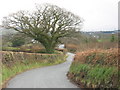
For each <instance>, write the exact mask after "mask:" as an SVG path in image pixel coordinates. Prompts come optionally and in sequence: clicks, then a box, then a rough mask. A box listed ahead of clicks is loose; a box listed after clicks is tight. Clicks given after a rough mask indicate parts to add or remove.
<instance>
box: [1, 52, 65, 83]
mask: <svg viewBox="0 0 120 90" xmlns="http://www.w3.org/2000/svg"><path fill="white" fill-rule="evenodd" d="M1 53H2V55H3V59H2V63H3V65H2V84H4V83H5V82H6V81H7V80H8V79H9V78H11V77H12V76H15V75H16V74H18V73H20V72H24V71H26V70H29V69H33V68H38V67H43V66H50V65H55V64H59V63H62V62H65V60H66V56H65V55H63V54H36V53H23V52H1Z"/></svg>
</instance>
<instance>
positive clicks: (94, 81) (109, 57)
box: [68, 49, 119, 88]
mask: <svg viewBox="0 0 120 90" xmlns="http://www.w3.org/2000/svg"><path fill="white" fill-rule="evenodd" d="M117 65H118V49H108V50H100V49H99V50H88V51H85V52H79V53H77V54H76V56H75V60H74V62H73V63H72V65H71V67H70V70H69V73H68V77H69V79H71V80H72V81H73V82H75V83H76V84H77V85H78V86H79V87H81V88H118V87H119V84H118V67H117Z"/></svg>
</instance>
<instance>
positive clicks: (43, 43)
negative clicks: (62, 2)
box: [0, 4, 120, 88]
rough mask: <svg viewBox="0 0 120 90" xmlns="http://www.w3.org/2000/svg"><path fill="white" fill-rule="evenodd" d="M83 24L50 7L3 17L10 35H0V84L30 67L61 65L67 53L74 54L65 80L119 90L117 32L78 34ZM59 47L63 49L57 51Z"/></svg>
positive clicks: (81, 84) (62, 10) (80, 85)
mask: <svg viewBox="0 0 120 90" xmlns="http://www.w3.org/2000/svg"><path fill="white" fill-rule="evenodd" d="M83 21H84V20H83V19H82V18H80V17H79V16H77V15H74V14H73V13H71V12H69V11H67V10H65V9H62V8H60V7H58V6H56V5H51V4H44V5H41V6H37V7H36V10H35V11H34V12H29V11H19V12H16V13H13V14H10V15H9V16H7V17H5V18H4V19H3V22H2V26H3V27H4V28H5V29H7V30H8V31H9V32H6V34H4V35H2V51H1V52H0V54H2V81H1V82H2V83H3V84H4V83H5V82H6V81H7V80H8V79H9V78H11V77H13V76H14V75H16V74H18V73H20V72H23V71H26V70H29V69H32V68H37V67H43V66H49V65H55V64H59V63H62V62H64V61H65V59H66V56H65V54H66V52H67V51H68V52H72V53H75V54H76V55H75V58H74V61H73V63H72V65H71V67H70V70H69V72H68V77H69V79H70V80H71V81H73V82H75V83H76V84H77V85H78V86H79V87H81V88H118V87H119V85H118V82H117V81H118V57H119V55H118V35H117V34H118V33H116V32H115V33H107V34H106V33H102V32H90V33H88V32H80V30H81V27H82V25H83ZM12 30H15V31H16V32H14V33H10V31H12ZM60 44H65V48H66V49H59V48H58V45H60ZM61 51H62V52H61ZM119 69H120V68H119ZM119 75H120V73H119Z"/></svg>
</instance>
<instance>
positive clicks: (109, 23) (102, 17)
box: [0, 0, 120, 31]
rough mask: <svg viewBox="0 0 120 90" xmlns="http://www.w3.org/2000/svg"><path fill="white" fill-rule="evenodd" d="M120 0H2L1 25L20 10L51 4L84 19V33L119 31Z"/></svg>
mask: <svg viewBox="0 0 120 90" xmlns="http://www.w3.org/2000/svg"><path fill="white" fill-rule="evenodd" d="M119 1H120V0H1V1H0V24H1V22H2V18H3V17H4V16H7V15H9V14H10V13H14V12H16V11H19V10H34V9H35V4H43V3H50V4H54V5H57V6H59V7H61V8H65V9H66V10H68V11H71V12H72V13H74V14H76V15H78V16H80V17H82V18H83V19H84V20H85V21H84V26H83V29H82V31H98V30H100V31H101V30H114V29H118V2H119Z"/></svg>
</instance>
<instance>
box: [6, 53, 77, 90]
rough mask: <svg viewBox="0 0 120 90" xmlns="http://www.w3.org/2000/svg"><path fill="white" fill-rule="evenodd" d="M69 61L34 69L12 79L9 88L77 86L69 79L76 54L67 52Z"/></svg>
mask: <svg viewBox="0 0 120 90" xmlns="http://www.w3.org/2000/svg"><path fill="white" fill-rule="evenodd" d="M67 55H68V58H67V61H66V62H64V63H62V64H59V65H54V66H48V67H43V68H37V69H32V70H29V71H26V72H23V73H22V74H19V75H17V76H15V77H14V78H13V79H11V80H10V81H9V82H8V84H7V88H77V86H76V85H74V84H72V83H71V82H70V81H69V80H68V79H67V76H66V74H67V72H68V70H69V67H70V65H71V62H72V60H73V57H74V54H72V53H67Z"/></svg>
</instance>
